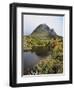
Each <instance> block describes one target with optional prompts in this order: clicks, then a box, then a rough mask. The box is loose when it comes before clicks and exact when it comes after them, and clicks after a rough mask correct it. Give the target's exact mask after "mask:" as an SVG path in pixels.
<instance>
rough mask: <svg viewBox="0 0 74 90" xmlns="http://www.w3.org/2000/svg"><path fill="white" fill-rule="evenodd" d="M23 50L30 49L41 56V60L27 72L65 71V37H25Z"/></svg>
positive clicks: (36, 73)
mask: <svg viewBox="0 0 74 90" xmlns="http://www.w3.org/2000/svg"><path fill="white" fill-rule="evenodd" d="M23 50H24V51H27V50H30V51H31V52H35V53H36V54H37V55H38V56H40V57H41V59H40V62H39V63H38V64H36V65H34V66H33V67H32V68H30V69H29V68H28V69H27V70H26V72H27V73H26V74H28V75H29V74H31V75H38V74H54V73H63V39H62V37H58V36H57V37H56V38H50V37H48V38H44V39H43V38H42V39H41V38H37V37H34V36H24V37H23Z"/></svg>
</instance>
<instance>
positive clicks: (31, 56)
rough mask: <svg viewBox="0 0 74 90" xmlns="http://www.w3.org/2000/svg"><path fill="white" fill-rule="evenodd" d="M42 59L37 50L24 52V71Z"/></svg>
mask: <svg viewBox="0 0 74 90" xmlns="http://www.w3.org/2000/svg"><path fill="white" fill-rule="evenodd" d="M39 61H40V57H39V56H38V55H36V53H35V52H30V51H29V52H23V56H22V73H24V70H26V69H27V68H32V67H33V66H34V65H35V64H37V63H38V62H39Z"/></svg>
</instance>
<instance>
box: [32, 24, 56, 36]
mask: <svg viewBox="0 0 74 90" xmlns="http://www.w3.org/2000/svg"><path fill="white" fill-rule="evenodd" d="M31 35H32V36H36V37H56V36H57V34H56V32H55V31H54V30H53V29H50V28H49V27H48V25H46V24H40V25H39V26H38V27H37V28H36V29H35V30H34V31H33V32H32V33H31Z"/></svg>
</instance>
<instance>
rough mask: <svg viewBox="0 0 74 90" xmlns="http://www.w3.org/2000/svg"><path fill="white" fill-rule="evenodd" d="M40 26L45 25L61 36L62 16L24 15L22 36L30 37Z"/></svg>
mask: <svg viewBox="0 0 74 90" xmlns="http://www.w3.org/2000/svg"><path fill="white" fill-rule="evenodd" d="M40 24H46V25H48V26H49V27H50V29H54V31H55V32H56V33H57V34H58V35H60V36H63V30H64V16H51V15H49V16H43V15H25V14H24V16H23V34H24V35H30V34H31V33H32V32H33V30H35V28H36V27H37V26H38V25H40Z"/></svg>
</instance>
